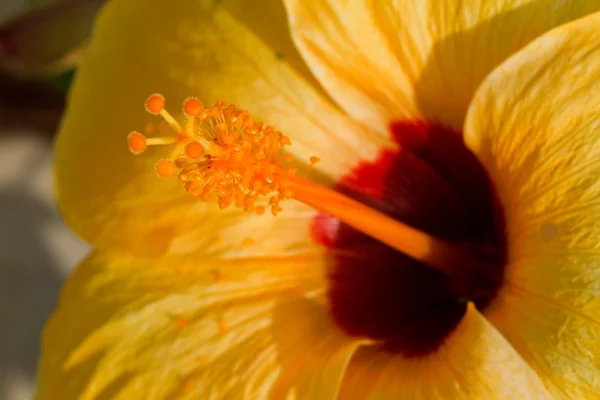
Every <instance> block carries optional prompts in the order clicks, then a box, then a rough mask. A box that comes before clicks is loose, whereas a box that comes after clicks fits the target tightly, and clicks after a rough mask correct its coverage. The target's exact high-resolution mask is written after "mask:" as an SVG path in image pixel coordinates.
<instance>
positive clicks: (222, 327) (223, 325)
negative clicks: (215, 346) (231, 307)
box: [218, 317, 229, 334]
mask: <svg viewBox="0 0 600 400" xmlns="http://www.w3.org/2000/svg"><path fill="white" fill-rule="evenodd" d="M218 325H219V332H221V334H225V333H227V332H228V331H229V326H228V325H227V320H226V319H225V317H223V318H219V321H218Z"/></svg>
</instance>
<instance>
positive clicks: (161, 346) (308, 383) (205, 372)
mask: <svg viewBox="0 0 600 400" xmlns="http://www.w3.org/2000/svg"><path fill="white" fill-rule="evenodd" d="M323 263H324V258H323V256H322V255H320V254H305V255H301V256H296V257H290V258H280V259H266V258H265V259H244V260H229V261H223V260H216V259H212V260H211V259H206V260H204V261H203V262H202V263H199V262H197V261H192V260H189V259H160V260H153V261H149V260H142V259H136V258H133V257H126V256H123V255H111V254H106V253H94V254H92V255H91V256H90V257H88V259H87V260H85V261H84V262H83V263H82V265H80V266H79V268H78V269H77V271H76V272H75V274H74V275H73V276H72V277H71V279H70V280H69V282H68V283H67V285H66V287H65V289H64V290H63V293H62V296H61V300H60V304H59V306H58V308H57V310H56V311H55V314H54V315H53V317H52V319H51V321H50V322H49V324H48V325H47V327H46V329H45V332H44V336H43V346H42V347H43V348H42V360H41V364H40V370H39V382H38V396H37V397H38V398H39V399H62V400H69V399H76V398H77V399H147V400H150V399H153V400H158V399H173V398H190V399H191V398H214V399H224V398H236V399H243V398H245V399H256V398H266V396H267V395H268V394H272V395H275V394H277V395H285V394H287V393H290V392H293V391H296V392H297V394H300V393H302V394H303V395H305V396H308V397H307V398H317V397H318V398H323V399H329V398H331V399H334V398H335V394H336V392H337V390H338V387H339V383H340V381H341V377H342V375H343V373H344V371H345V368H346V364H347V362H348V359H349V357H350V356H351V355H352V354H353V352H354V350H355V349H356V347H357V346H358V345H359V344H360V343H359V342H358V341H356V340H351V339H349V338H347V337H346V336H345V335H344V334H343V333H342V332H340V331H339V330H338V329H337V328H336V327H335V326H333V325H332V322H331V320H330V319H329V317H328V314H327V311H326V308H325V307H324V306H323V305H322V303H321V298H320V296H321V294H322V289H323V284H324V280H323V279H324V277H323V275H322V274H323V271H324V265H323Z"/></svg>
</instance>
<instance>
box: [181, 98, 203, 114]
mask: <svg viewBox="0 0 600 400" xmlns="http://www.w3.org/2000/svg"><path fill="white" fill-rule="evenodd" d="M202 111H204V106H203V105H202V102H201V101H200V100H198V99H197V98H195V97H189V98H188V99H187V100H186V101H185V102H184V103H183V112H184V114H185V115H187V116H188V117H199V116H200V115H201V114H202Z"/></svg>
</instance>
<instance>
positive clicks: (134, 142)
mask: <svg viewBox="0 0 600 400" xmlns="http://www.w3.org/2000/svg"><path fill="white" fill-rule="evenodd" d="M127 144H128V145H129V151H131V152H132V153H133V154H136V155H137V154H140V153H142V152H143V151H144V150H146V147H147V146H148V145H147V143H146V136H144V135H142V134H141V133H139V132H136V131H133V132H131V133H130V134H129V136H127Z"/></svg>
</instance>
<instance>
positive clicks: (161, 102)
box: [146, 93, 165, 114]
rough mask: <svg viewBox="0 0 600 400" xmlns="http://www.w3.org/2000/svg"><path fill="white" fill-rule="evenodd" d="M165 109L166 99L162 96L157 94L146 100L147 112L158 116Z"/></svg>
mask: <svg viewBox="0 0 600 400" xmlns="http://www.w3.org/2000/svg"><path fill="white" fill-rule="evenodd" d="M164 108H165V98H164V96H163V95H162V94H159V93H155V94H153V95H152V96H150V97H148V100H146V111H148V112H149V113H150V114H158V113H160V112H161V111H162V110H163V109H164Z"/></svg>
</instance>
